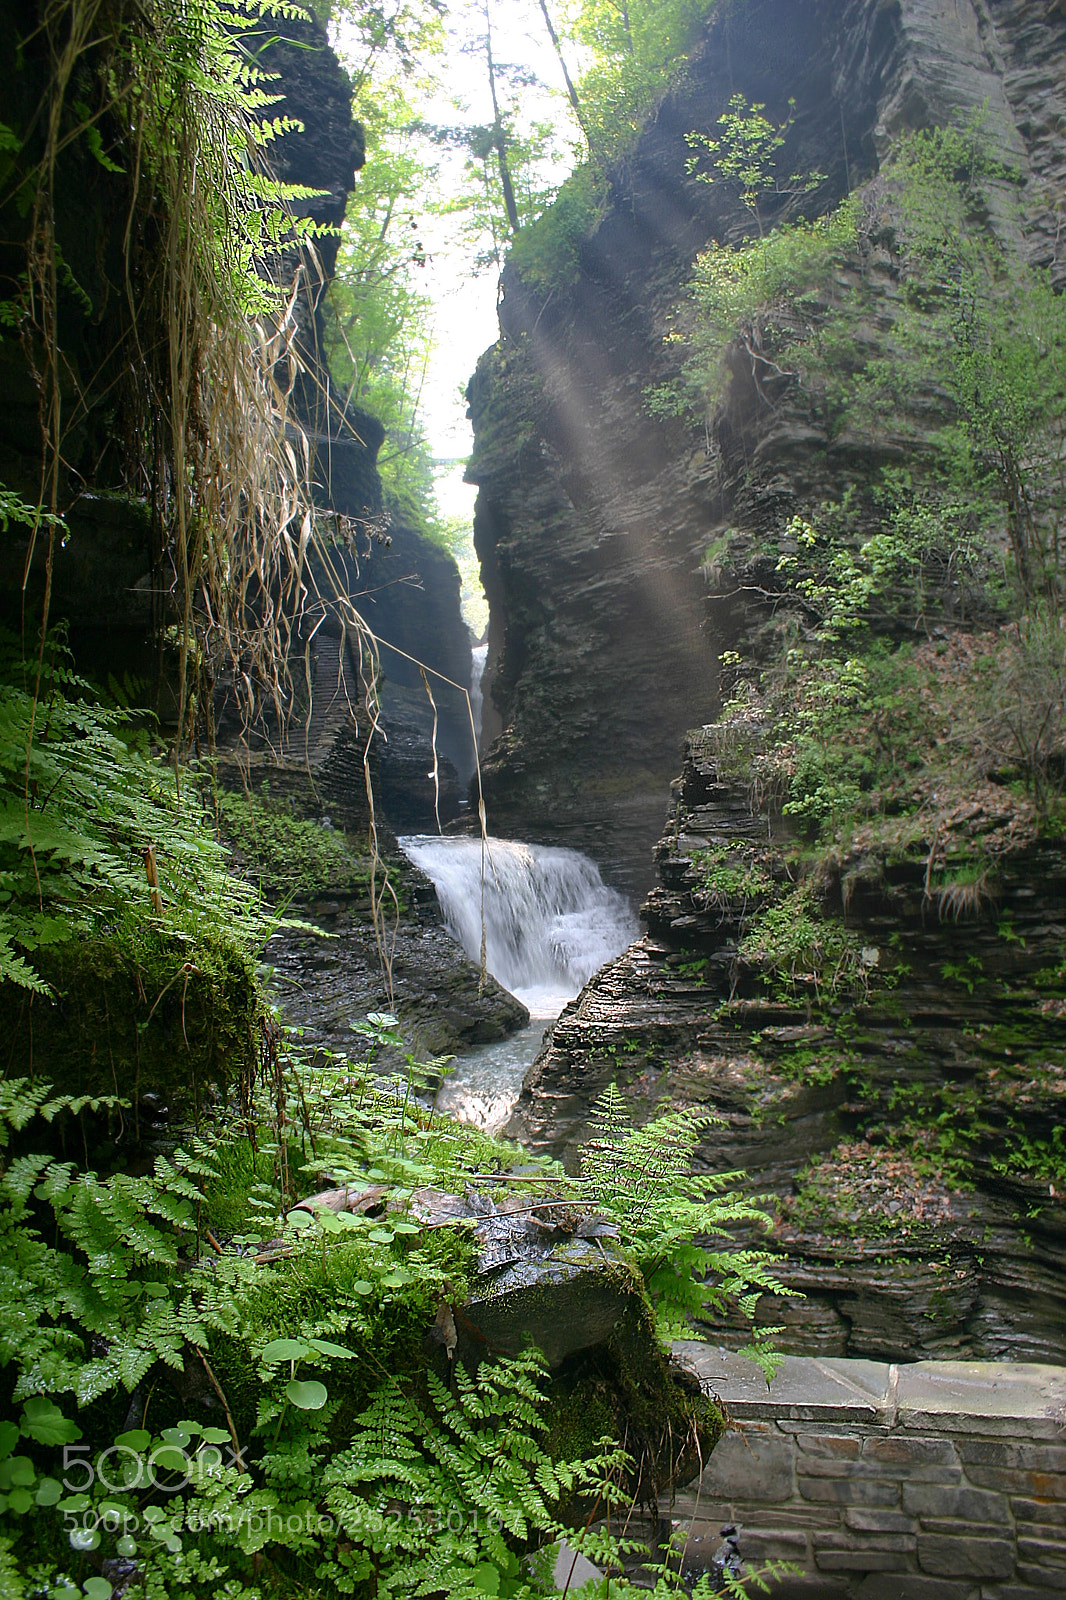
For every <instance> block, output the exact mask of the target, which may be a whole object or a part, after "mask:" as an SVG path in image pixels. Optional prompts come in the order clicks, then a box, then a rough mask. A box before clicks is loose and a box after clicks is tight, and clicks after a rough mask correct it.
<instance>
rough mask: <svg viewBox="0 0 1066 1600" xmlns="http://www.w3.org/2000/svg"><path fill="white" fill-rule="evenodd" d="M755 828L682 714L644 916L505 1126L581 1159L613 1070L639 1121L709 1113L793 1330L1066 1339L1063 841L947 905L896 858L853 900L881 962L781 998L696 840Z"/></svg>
mask: <svg viewBox="0 0 1066 1600" xmlns="http://www.w3.org/2000/svg"><path fill="white" fill-rule="evenodd" d="M768 832H769V819H768V818H767V817H766V816H765V815H757V814H752V811H751V809H750V807H749V804H748V800H747V791H746V786H745V785H744V784H742V783H738V782H737V781H736V780H726V779H724V778H723V777H722V775H721V774H720V772H719V770H718V767H717V765H716V762H715V760H714V758H713V757H712V756H710V755H709V754H708V747H707V740H706V739H705V737H704V735H702V734H697V735H694V736H693V738H692V739H691V740H690V742H689V744H688V746H687V750H686V761H685V767H684V772H683V775H682V779H681V782H680V785H679V786H678V789H677V792H676V798H675V801H674V804H673V807H672V810H671V816H670V819H669V823H668V827H667V831H666V835H665V837H664V838H663V840H662V841H661V843H660V847H659V862H660V878H661V882H660V886H659V888H658V889H657V890H655V891H653V893H652V895H651V896H650V897H649V900H648V903H647V905H646V906H645V917H646V919H647V920H648V922H649V923H650V924H651V927H652V928H653V929H654V930H655V931H654V932H651V933H649V934H648V935H646V936H645V937H644V938H643V939H642V940H639V941H638V942H637V943H636V944H634V945H632V946H631V947H630V948H629V950H627V951H626V952H625V954H624V955H622V956H621V957H619V958H618V960H616V961H615V962H612V963H611V964H610V965H609V966H608V967H606V968H605V969H604V970H603V971H602V972H601V973H599V974H598V975H597V976H596V977H595V978H594V979H593V980H592V982H591V983H590V984H588V985H587V986H586V988H585V989H584V991H583V992H582V994H581V995H579V997H578V999H577V1000H576V1001H575V1002H574V1003H573V1004H572V1005H571V1006H570V1007H568V1008H567V1010H566V1011H564V1013H563V1015H562V1016H561V1017H560V1019H559V1022H558V1023H557V1024H556V1026H555V1029H554V1030H553V1032H552V1033H551V1034H550V1035H549V1036H548V1039H547V1041H546V1044H545V1047H544V1049H543V1050H542V1052H541V1054H540V1056H539V1057H538V1059H537V1061H536V1062H535V1063H534V1066H533V1068H532V1069H531V1072H530V1074H529V1076H528V1077H527V1079H526V1083H525V1085H524V1087H523V1090H522V1094H521V1096H520V1099H519V1102H518V1105H517V1108H516V1111H515V1114H514V1116H513V1118H512V1120H511V1122H510V1124H509V1125H508V1129H507V1131H508V1132H509V1133H511V1134H513V1135H516V1136H519V1137H523V1138H525V1139H526V1140H528V1142H529V1143H530V1145H531V1146H532V1147H533V1148H534V1149H537V1150H544V1151H551V1152H553V1153H555V1154H559V1155H563V1156H564V1158H566V1159H569V1160H571V1161H572V1160H573V1159H574V1151H575V1148H576V1145H577V1143H579V1142H580V1140H581V1138H582V1137H583V1136H584V1133H585V1122H586V1118H587V1115H588V1108H589V1107H590V1106H591V1104H592V1102H593V1100H594V1099H595V1097H596V1095H597V1094H598V1093H599V1092H600V1091H601V1090H602V1089H603V1088H604V1087H605V1086H606V1085H607V1084H608V1083H609V1082H611V1081H612V1080H616V1081H618V1083H619V1084H620V1086H621V1087H622V1089H623V1092H624V1094H625V1096H626V1098H627V1100H628V1101H629V1103H630V1106H631V1108H632V1113H633V1115H634V1117H635V1118H636V1119H637V1120H646V1119H648V1118H650V1117H651V1116H653V1115H656V1114H659V1113H660V1112H662V1111H665V1110H668V1109H670V1108H672V1107H676V1106H682V1105H683V1106H694V1107H698V1108H700V1109H704V1110H706V1111H707V1113H708V1115H710V1116H713V1117H714V1118H715V1119H716V1120H715V1122H714V1123H712V1124H711V1125H710V1126H709V1127H708V1129H707V1131H706V1134H705V1136H704V1139H703V1141H702V1144H701V1147H700V1150H699V1152H698V1161H699V1162H700V1163H701V1164H702V1165H703V1166H704V1168H705V1169H706V1170H707V1171H708V1172H721V1171H729V1170H733V1169H736V1168H742V1169H744V1170H745V1171H746V1172H747V1174H748V1183H749V1188H750V1190H752V1191H753V1192H755V1193H763V1192H765V1193H766V1194H767V1195H768V1196H769V1197H770V1200H769V1209H770V1211H771V1214H772V1216H773V1229H772V1234H771V1238H770V1243H771V1244H772V1246H773V1247H774V1248H775V1249H776V1250H778V1251H780V1252H781V1256H782V1265H781V1269H780V1272H781V1277H782V1281H783V1282H784V1283H785V1284H786V1285H787V1286H788V1287H790V1288H792V1289H794V1290H797V1291H799V1292H800V1293H802V1295H804V1296H805V1298H804V1299H802V1300H790V1299H783V1300H782V1299H776V1298H773V1297H765V1298H764V1300H763V1302H762V1303H761V1305H760V1310H759V1316H760V1318H761V1319H763V1320H765V1321H767V1322H769V1323H775V1324H783V1325H784V1327H785V1332H784V1333H783V1335H782V1336H781V1338H780V1340H779V1343H780V1344H781V1347H782V1348H783V1349H784V1350H786V1351H794V1352H799V1353H808V1352H809V1353H812V1354H813V1353H818V1354H822V1355H825V1354H831V1355H839V1356H845V1355H846V1356H870V1357H875V1358H878V1359H914V1358H917V1357H920V1356H937V1357H944V1356H949V1355H956V1354H958V1355H964V1356H973V1357H975V1358H977V1357H979V1358H995V1357H1012V1358H1014V1359H1017V1360H1035V1361H1059V1360H1063V1359H1066V1192H1064V1189H1066V1186H1064V1185H1063V1183H1062V1181H1061V1178H1059V1177H1058V1176H1057V1173H1058V1171H1059V1170H1060V1169H1061V1161H1060V1160H1059V1159H1058V1158H1057V1156H1056V1151H1057V1150H1058V1149H1059V1144H1060V1140H1061V1131H1060V1130H1061V1125H1062V1111H1063V1105H1064V1099H1066V1021H1064V1017H1063V1005H1062V1001H1061V990H1062V978H1061V964H1062V959H1063V950H1064V945H1066V923H1064V918H1063V914H1062V907H1063V904H1064V903H1066V857H1064V854H1063V852H1062V850H1061V849H1059V848H1056V847H1054V846H1044V847H1040V848H1036V847H1032V848H1029V849H1024V848H1023V849H1020V850H1019V851H1018V852H1016V853H1015V854H1014V855H1013V856H1011V857H1008V858H1006V859H1004V860H1003V861H1002V862H1001V865H1000V871H999V881H998V890H997V899H996V901H995V904H994V905H992V906H990V907H986V908H985V909H984V911H983V912H982V913H980V914H979V915H975V916H974V917H972V918H971V919H970V920H963V921H959V922H953V921H951V920H950V919H948V920H946V921H940V920H939V919H938V917H937V913H936V910H935V908H931V907H930V906H929V905H928V904H926V905H923V893H922V885H921V882H920V881H919V880H918V878H917V877H915V876H914V875H911V877H908V876H907V874H906V873H905V872H903V871H902V870H901V872H900V873H899V874H898V875H897V877H896V878H895V879H894V880H893V879H892V878H891V876H890V878H889V880H888V881H887V882H884V883H883V884H882V888H881V890H880V891H879V892H878V893H874V892H872V891H871V890H869V889H868V890H867V891H866V892H865V893H863V894H860V895H858V896H857V898H856V899H855V900H853V902H852V904H851V905H850V907H849V909H848V913H847V921H848V924H849V926H850V928H851V930H852V932H853V933H855V934H856V935H857V938H858V940H859V942H860V943H861V944H862V946H863V948H864V949H869V950H884V951H886V952H889V951H891V965H892V967H893V972H892V975H891V981H890V982H880V986H879V982H878V981H877V980H875V981H872V982H871V983H870V984H869V985H868V986H864V987H863V988H862V989H861V991H860V992H859V993H858V994H855V993H849V994H848V995H841V996H837V997H836V998H835V999H834V998H832V997H825V996H821V997H819V996H818V995H817V994H815V993H814V992H813V991H812V990H810V988H809V986H808V989H807V991H806V992H803V990H802V987H801V990H800V991H799V992H797V993H796V994H795V995H793V996H792V997H787V996H783V995H782V994H781V993H780V992H779V991H778V992H773V991H771V990H768V988H767V985H766V984H765V983H764V982H763V977H760V974H759V972H758V971H757V970H756V969H753V968H751V967H749V966H746V965H745V964H744V963H743V962H740V961H739V960H738V956H737V943H738V939H739V937H740V934H741V932H742V930H743V928H744V927H745V926H747V919H749V918H750V916H751V914H752V911H753V909H754V908H753V906H752V904H750V903H748V902H744V901H733V902H730V901H729V900H728V898H727V897H719V898H718V900H717V902H716V903H714V904H712V903H709V901H708V897H707V894H706V892H705V891H704V889H703V888H702V886H701V877H702V869H701V866H700V863H699V861H694V860H693V859H692V852H693V850H696V849H698V848H699V847H700V844H701V843H702V844H703V845H704V846H706V845H707V844H709V843H713V842H714V841H715V840H729V839H734V840H735V839H736V838H737V837H738V836H739V837H742V838H748V839H761V840H763V841H765V840H766V839H767V837H768ZM885 960H886V965H887V964H888V957H887V955H886V958H885ZM763 976H765V974H764V975H763ZM714 1337H715V1338H716V1339H718V1340H719V1341H721V1340H723V1339H732V1338H733V1337H734V1335H733V1334H732V1333H731V1332H729V1331H727V1330H722V1329H718V1330H716V1331H715V1335H714Z"/></svg>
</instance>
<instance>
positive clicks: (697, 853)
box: [690, 845, 775, 915]
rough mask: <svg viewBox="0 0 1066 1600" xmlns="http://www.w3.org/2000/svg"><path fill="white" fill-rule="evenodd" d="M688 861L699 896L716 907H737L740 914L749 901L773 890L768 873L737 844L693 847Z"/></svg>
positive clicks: (761, 863) (753, 856)
mask: <svg viewBox="0 0 1066 1600" xmlns="http://www.w3.org/2000/svg"><path fill="white" fill-rule="evenodd" d="M690 860H691V862H692V865H693V866H694V867H695V868H696V870H697V873H698V891H699V893H700V895H701V896H702V898H703V899H704V900H705V901H706V902H707V903H708V904H709V905H713V906H717V907H718V908H719V909H720V910H723V911H724V910H728V909H734V910H737V909H739V911H740V913H741V915H743V914H744V912H745V911H746V910H747V907H748V904H749V902H751V901H758V900H764V899H766V898H767V897H769V896H770V895H772V894H774V892H775V886H774V880H773V875H772V874H771V872H770V871H769V870H768V869H767V867H766V866H765V865H764V863H763V862H761V861H760V860H759V859H758V858H757V857H756V856H755V855H754V854H752V853H750V852H748V851H745V850H744V849H743V848H742V847H740V846H737V845H713V846H711V847H710V848H709V849H707V850H694V851H693V852H692V855H691V857H690ZM738 902H739V905H738Z"/></svg>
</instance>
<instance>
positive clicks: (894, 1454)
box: [664, 1342, 1066, 1600]
mask: <svg viewBox="0 0 1066 1600" xmlns="http://www.w3.org/2000/svg"><path fill="white" fill-rule="evenodd" d="M674 1350H675V1355H677V1356H678V1358H679V1359H680V1360H681V1362H682V1365H683V1366H684V1367H686V1368H687V1369H688V1370H689V1371H690V1372H693V1373H695V1374H696V1375H697V1376H698V1377H699V1380H700V1383H701V1385H702V1387H703V1388H704V1390H705V1391H706V1392H707V1393H709V1394H712V1395H714V1396H715V1397H717V1398H718V1399H720V1400H721V1402H722V1403H723V1405H724V1408H725V1411H726V1413H727V1416H728V1418H729V1422H730V1429H729V1431H728V1432H727V1433H726V1434H725V1436H724V1437H723V1439H722V1440H721V1442H720V1443H719V1445H718V1446H717V1448H716V1449H715V1451H714V1453H713V1455H712V1457H711V1459H710V1461H709V1463H708V1465H707V1467H706V1468H705V1470H704V1472H703V1474H702V1477H701V1478H699V1479H698V1480H696V1482H695V1483H693V1484H691V1485H690V1486H689V1487H688V1488H687V1489H686V1490H685V1492H684V1494H683V1495H682V1496H680V1497H679V1498H678V1499H677V1500H676V1501H675V1503H674V1504H673V1506H671V1507H669V1508H668V1509H667V1508H665V1507H664V1512H665V1513H666V1514H668V1515H669V1517H670V1518H671V1520H672V1521H673V1523H674V1525H675V1527H682V1528H690V1533H689V1543H688V1548H687V1564H689V1565H691V1566H692V1567H694V1568H697V1569H699V1568H701V1567H705V1566H709V1565H710V1562H711V1558H712V1556H713V1554H714V1551H715V1549H716V1548H717V1547H718V1545H719V1544H720V1542H721V1530H722V1528H723V1526H728V1525H729V1524H734V1525H735V1526H736V1528H737V1542H738V1544H739V1548H740V1554H741V1557H742V1559H743V1560H744V1562H745V1563H747V1564H748V1570H749V1571H750V1570H752V1569H753V1568H757V1567H758V1566H759V1565H760V1564H761V1563H763V1562H765V1561H766V1560H775V1559H777V1560H785V1561H788V1562H790V1563H792V1564H793V1565H794V1567H795V1568H797V1569H798V1571H797V1573H796V1575H795V1576H792V1577H788V1578H782V1579H780V1580H779V1581H778V1583H777V1584H776V1585H775V1587H774V1593H775V1594H776V1595H777V1596H779V1597H780V1600H784V1597H785V1596H788V1597H789V1600H792V1597H793V1596H795V1597H796V1600H798V1597H800V1596H804V1597H807V1596H809V1597H810V1600H820V1597H821V1596H826V1597H829V1596H855V1597H856V1600H1040V1597H1045V1600H1051V1597H1052V1596H1058V1595H1061V1594H1063V1593H1064V1592H1066V1368H1064V1367H1051V1366H1036V1365H1025V1364H1017V1365H1011V1364H1007V1363H1000V1362H969V1361H918V1362H914V1363H913V1364H911V1365H908V1366H894V1365H893V1366H890V1365H886V1364H884V1363H882V1362H876V1361H835V1360H825V1361H819V1360H813V1359H808V1358H801V1357H786V1358H785V1360H784V1361H783V1363H782V1365H781V1367H780V1369H779V1371H778V1372H777V1374H776V1375H775V1377H774V1380H773V1383H772V1385H771V1386H770V1387H769V1389H768V1388H767V1385H766V1381H765V1379H764V1377H763V1375H762V1373H761V1372H760V1370H759V1369H758V1368H757V1367H756V1366H755V1365H754V1364H753V1363H752V1362H750V1361H748V1360H747V1359H745V1358H744V1357H743V1356H738V1355H736V1354H735V1353H733V1352H731V1351H728V1350H723V1349H715V1348H714V1347H712V1346H710V1345H706V1344H699V1343H695V1342H689V1343H682V1344H678V1345H675V1347H674Z"/></svg>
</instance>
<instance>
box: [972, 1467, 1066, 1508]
mask: <svg viewBox="0 0 1066 1600" xmlns="http://www.w3.org/2000/svg"><path fill="white" fill-rule="evenodd" d="M966 1476H967V1477H968V1478H969V1480H970V1482H971V1483H976V1484H979V1485H980V1486H981V1487H982V1488H984V1489H996V1490H998V1491H999V1493H1000V1494H1010V1495H1015V1494H1018V1495H1025V1496H1028V1497H1031V1498H1032V1499H1034V1500H1066V1477H1064V1476H1063V1475H1062V1473H1061V1472H1020V1471H1015V1470H1013V1469H1012V1468H1010V1467H978V1466H969V1467H967V1468H966Z"/></svg>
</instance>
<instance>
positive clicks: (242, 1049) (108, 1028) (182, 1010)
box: [0, 924, 261, 1137]
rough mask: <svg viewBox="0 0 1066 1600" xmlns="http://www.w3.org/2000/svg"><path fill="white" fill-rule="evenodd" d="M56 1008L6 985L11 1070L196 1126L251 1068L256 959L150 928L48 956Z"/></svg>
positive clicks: (0, 997) (2, 1009)
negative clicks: (208, 1103)
mask: <svg viewBox="0 0 1066 1600" xmlns="http://www.w3.org/2000/svg"><path fill="white" fill-rule="evenodd" d="M38 964H39V966H40V969H41V972H42V975H43V976H44V978H45V979H46V981H47V982H48V983H49V984H50V985H51V987H52V989H53V991H54V998H52V999H49V998H48V997H47V996H44V995H41V994H34V993H31V992H30V991H28V990H26V989H22V988H18V987H16V985H14V984H12V983H5V984H3V985H0V1031H2V1033H3V1038H4V1041H5V1044H4V1070H5V1071H6V1072H7V1073H8V1074H9V1075H11V1076H28V1077H33V1078H44V1079H47V1080H49V1081H51V1082H52V1083H54V1084H55V1086H56V1088H57V1090H58V1091H59V1092H60V1093H64V1094H72V1095H90V1096H93V1097H94V1098H95V1097H100V1096H106V1095H115V1096H119V1097H120V1098H122V1099H123V1100H126V1101H128V1102H129V1105H130V1111H129V1112H128V1113H126V1114H124V1115H125V1117H127V1118H131V1119H132V1125H133V1134H134V1137H137V1136H139V1134H140V1132H141V1128H140V1122H141V1118H142V1115H143V1096H145V1095H146V1094H151V1095H152V1096H154V1097H155V1100H154V1114H156V1115H158V1113H159V1111H160V1110H161V1109H162V1108H163V1107H164V1106H165V1107H166V1108H168V1109H169V1111H170V1113H171V1114H172V1115H173V1116H179V1117H188V1116H195V1115H196V1114H197V1112H198V1111H199V1109H200V1108H201V1106H202V1105H203V1103H204V1101H205V1099H206V1098H207V1097H209V1096H211V1095H218V1096H219V1097H222V1098H225V1097H226V1096H228V1095H229V1094H230V1092H231V1091H232V1090H233V1089H234V1088H235V1087H236V1086H237V1085H238V1084H240V1083H241V1082H242V1081H245V1080H247V1079H248V1077H249V1076H250V1075H251V1074H252V1072H253V1071H254V1069H255V1065H256V1050H257V1043H256V1039H257V1018H258V1014H259V1008H260V1004H261V1001H260V993H259V990H258V987H257V984H256V979H255V971H254V967H253V964H252V961H251V959H250V958H249V956H248V955H247V954H246V953H244V952H243V951H241V950H240V949H238V948H237V946H236V945H234V944H232V943H229V942H227V941H225V940H224V939H221V938H212V939H207V938H201V939H199V940H196V941H193V940H192V939H191V938H183V937H182V936H180V935H178V934H173V933H165V932H163V931H160V930H156V929H153V928H151V927H149V926H147V925H143V924H142V925H140V926H138V927H137V928H136V929H134V930H131V929H122V930H116V931H115V932H114V933H111V934H108V935H105V936H103V937H98V938H85V939H78V940H73V941H71V942H69V943H67V944H62V945H58V946H55V947H53V948H51V949H44V950H41V951H40V952H39V954H38Z"/></svg>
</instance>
